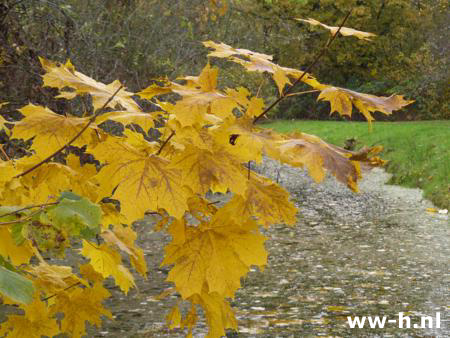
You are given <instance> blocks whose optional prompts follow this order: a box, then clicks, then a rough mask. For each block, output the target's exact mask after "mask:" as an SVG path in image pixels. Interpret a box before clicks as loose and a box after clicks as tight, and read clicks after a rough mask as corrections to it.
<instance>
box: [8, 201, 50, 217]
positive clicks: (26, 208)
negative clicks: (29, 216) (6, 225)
mask: <svg viewBox="0 0 450 338" xmlns="http://www.w3.org/2000/svg"><path fill="white" fill-rule="evenodd" d="M58 203H59V202H51V203H44V204H36V205H30V206H29V207H25V208H22V209H18V210H16V211H12V212H8V213H7V214H3V215H0V218H2V217H5V216H9V215H14V214H17V213H19V212H21V211H24V210H28V209H33V208H41V207H45V206H47V205H55V204H58Z"/></svg>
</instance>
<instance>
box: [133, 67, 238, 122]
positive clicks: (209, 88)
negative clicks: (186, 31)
mask: <svg viewBox="0 0 450 338" xmlns="http://www.w3.org/2000/svg"><path fill="white" fill-rule="evenodd" d="M217 75H218V69H217V68H216V67H211V66H210V65H209V64H207V65H206V66H205V67H204V68H203V70H202V72H201V73H200V75H199V76H187V77H184V78H180V80H185V81H186V82H187V83H186V84H185V85H180V84H178V83H175V82H170V83H168V84H166V86H165V87H161V89H160V92H161V93H165V92H166V91H167V90H170V91H172V92H174V93H176V94H178V95H180V96H181V97H182V99H181V100H179V101H177V102H176V104H175V105H174V106H173V107H171V109H170V110H169V111H170V113H171V114H174V115H175V118H176V119H177V120H178V121H180V123H181V125H182V126H190V125H194V124H196V123H198V124H200V125H203V124H205V119H206V117H207V116H206V115H207V114H208V113H209V112H210V113H211V114H214V115H216V116H219V117H227V116H230V115H231V114H232V111H233V109H234V108H235V107H236V106H237V102H236V100H235V99H234V98H233V97H230V96H228V95H226V94H225V93H222V92H220V91H218V90H217V88H216V87H217ZM154 93H155V87H154V85H152V86H150V88H147V89H144V90H143V91H142V92H139V93H138V95H139V96H141V97H143V98H148V97H150V96H152V95H154Z"/></svg>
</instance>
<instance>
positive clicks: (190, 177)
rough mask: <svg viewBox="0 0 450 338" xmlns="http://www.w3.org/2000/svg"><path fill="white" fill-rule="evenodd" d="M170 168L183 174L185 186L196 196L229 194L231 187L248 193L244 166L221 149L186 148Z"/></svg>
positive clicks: (234, 190) (176, 156)
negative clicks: (208, 193) (198, 194)
mask: <svg viewBox="0 0 450 338" xmlns="http://www.w3.org/2000/svg"><path fill="white" fill-rule="evenodd" d="M169 167H170V168H172V169H174V170H178V171H179V172H180V173H181V178H182V182H183V184H185V185H187V186H188V187H189V188H191V189H192V191H193V192H194V193H200V194H206V193H207V192H208V191H209V190H210V189H212V190H215V191H218V192H219V191H220V192H226V189H227V188H229V189H230V190H231V191H233V192H236V193H243V191H245V187H246V180H245V175H244V174H243V171H242V166H241V164H240V163H239V162H238V161H237V160H236V159H234V158H233V157H231V156H230V154H229V153H228V152H226V151H225V150H224V149H223V148H222V147H220V146H214V147H213V148H212V149H211V150H206V149H202V148H198V147H195V146H191V145H189V146H186V149H185V150H184V151H183V152H182V153H179V154H177V155H175V156H174V157H173V158H172V159H171V163H170V166H169ZM219 187H223V188H219ZM218 189H219V190H218Z"/></svg>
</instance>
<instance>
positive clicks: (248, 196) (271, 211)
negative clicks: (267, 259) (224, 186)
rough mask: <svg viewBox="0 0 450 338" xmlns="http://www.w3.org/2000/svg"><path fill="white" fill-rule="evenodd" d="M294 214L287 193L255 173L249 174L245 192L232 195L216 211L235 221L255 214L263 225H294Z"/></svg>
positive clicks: (294, 211) (295, 209)
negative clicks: (228, 200)
mask: <svg viewBox="0 0 450 338" xmlns="http://www.w3.org/2000/svg"><path fill="white" fill-rule="evenodd" d="M296 214H297V208H296V207H295V205H294V204H293V203H292V202H290V201H289V193H288V192H287V191H286V190H285V189H283V188H282V187H280V186H279V185H278V184H275V183H274V182H272V181H270V180H269V179H266V178H264V177H262V176H259V175H258V174H256V173H252V174H251V177H250V180H249V182H248V186H247V190H246V192H245V194H244V195H242V196H241V195H237V194H236V195H234V196H233V198H232V199H231V200H230V202H228V203H227V204H226V205H225V206H224V207H223V208H221V209H219V211H218V217H224V218H227V217H234V218H235V219H236V221H238V220H239V219H240V220H245V219H251V218H252V217H254V216H256V217H257V218H258V221H257V222H258V223H259V224H261V225H263V226H265V227H268V226H270V225H272V224H279V223H284V224H289V225H294V224H295V223H296V221H297V217H296ZM227 215H228V216H227ZM249 245H250V244H249Z"/></svg>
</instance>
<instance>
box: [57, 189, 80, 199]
mask: <svg viewBox="0 0 450 338" xmlns="http://www.w3.org/2000/svg"><path fill="white" fill-rule="evenodd" d="M63 198H66V199H68V200H74V201H78V200H80V199H81V197H80V196H78V195H77V194H74V193H73V192H71V191H63V192H62V193H61V197H60V198H59V201H61V200H62V199H63Z"/></svg>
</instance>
